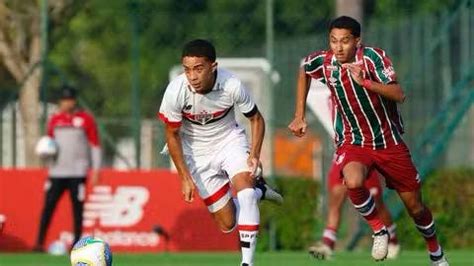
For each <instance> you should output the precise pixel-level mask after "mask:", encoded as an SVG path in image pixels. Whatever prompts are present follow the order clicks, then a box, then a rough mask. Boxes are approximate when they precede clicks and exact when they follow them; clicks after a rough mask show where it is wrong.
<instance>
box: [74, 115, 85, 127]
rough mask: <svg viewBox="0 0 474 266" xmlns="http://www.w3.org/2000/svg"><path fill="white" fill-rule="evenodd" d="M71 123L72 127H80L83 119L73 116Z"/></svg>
mask: <svg viewBox="0 0 474 266" xmlns="http://www.w3.org/2000/svg"><path fill="white" fill-rule="evenodd" d="M72 125H73V126H74V127H81V126H82V125H84V119H83V118H82V117H74V118H73V119H72Z"/></svg>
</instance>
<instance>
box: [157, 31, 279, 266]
mask: <svg viewBox="0 0 474 266" xmlns="http://www.w3.org/2000/svg"><path fill="white" fill-rule="evenodd" d="M181 59H182V64H183V68H184V73H183V74H181V75H179V76H178V77H176V78H175V79H173V80H172V81H171V82H170V84H169V85H168V87H167V88H166V92H165V94H164V96H163V100H162V102H161V106H160V111H159V114H158V116H159V118H160V119H161V120H162V121H163V122H164V123H165V124H166V143H167V146H168V150H169V154H170V155H171V158H172V159H173V162H174V164H175V165H176V169H177V170H178V174H179V176H180V178H181V184H182V185H181V188H182V193H183V197H184V200H185V201H186V202H192V201H193V199H194V195H195V192H194V191H195V187H196V188H197V191H198V192H199V195H200V196H201V198H202V199H203V200H204V203H205V204H206V205H207V208H208V210H209V212H210V213H211V214H212V216H213V218H214V220H215V221H216V223H217V224H218V226H219V227H220V229H221V230H222V231H223V232H224V233H230V232H232V231H233V230H234V229H235V227H237V230H238V231H239V236H240V245H241V250H242V264H241V265H242V266H251V265H253V258H254V253H255V247H256V243H257V233H258V229H259V222H260V213H259V207H258V204H257V203H258V201H259V200H262V199H267V200H270V201H273V202H275V203H278V204H281V203H282V201H283V198H282V197H281V195H280V194H278V193H277V192H275V191H274V190H272V189H271V188H270V187H269V186H268V185H266V184H265V182H264V180H263V178H262V177H261V174H259V173H258V172H259V171H258V169H261V168H260V166H259V165H260V150H261V148H262V143H263V138H264V134H265V121H264V119H263V117H262V115H261V114H260V112H259V110H258V108H257V105H256V104H255V102H254V101H253V100H252V97H250V94H249V93H248V92H247V90H246V88H245V86H244V85H243V84H242V82H241V81H240V80H239V79H238V78H237V77H235V76H234V75H232V74H231V73H230V72H228V71H227V70H225V69H222V68H219V67H218V66H217V62H216V51H215V48H214V46H213V45H212V44H211V43H210V42H208V41H206V40H200V39H198V40H194V41H191V42H189V43H187V44H186V45H185V46H184V48H183V53H182V58H181ZM234 106H235V107H237V108H238V109H239V111H240V112H242V113H243V114H244V116H245V117H247V118H248V119H249V122H250V128H251V132H250V136H251V138H252V139H251V140H252V142H251V145H249V143H248V140H247V136H246V134H245V130H244V129H243V128H242V127H241V126H240V125H239V124H237V122H236V120H235V112H234ZM231 186H232V187H233V189H234V190H235V191H236V194H237V198H235V199H233V198H232V194H231V192H230V188H231Z"/></svg>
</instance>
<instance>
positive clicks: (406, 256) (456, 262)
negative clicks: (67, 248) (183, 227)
mask: <svg viewBox="0 0 474 266" xmlns="http://www.w3.org/2000/svg"><path fill="white" fill-rule="evenodd" d="M447 254H448V259H449V261H450V263H451V265H452V266H474V252H473V251H467V250H466V251H448V252H447ZM238 264H239V254H238V253H173V254H117V255H115V256H114V266H152V265H153V266H155V265H157V266H227V265H228V266H237V265H238ZM255 264H256V265H257V266H304V265H328V266H336V265H338V266H342V265H344V266H364V265H379V266H383V265H393V266H395V265H400V266H401V265H403V266H416V265H424V266H427V265H429V262H428V257H427V256H426V253H425V252H424V251H403V252H402V253H401V256H400V258H399V259H397V260H393V261H383V262H378V263H376V262H374V261H372V260H371V259H370V254H369V253H368V252H354V253H348V252H341V253H338V254H337V256H336V257H335V258H334V259H333V260H331V261H318V260H315V259H313V258H312V257H311V256H309V255H308V254H306V253H302V252H281V253H258V254H257V258H256V263H255ZM0 265H1V266H10V265H11V266H59V265H61V266H66V265H69V261H68V257H66V256H59V257H54V256H50V255H43V254H28V253H17V254H15V253H0Z"/></svg>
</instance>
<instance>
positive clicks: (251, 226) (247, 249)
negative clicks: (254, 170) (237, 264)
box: [237, 188, 260, 266]
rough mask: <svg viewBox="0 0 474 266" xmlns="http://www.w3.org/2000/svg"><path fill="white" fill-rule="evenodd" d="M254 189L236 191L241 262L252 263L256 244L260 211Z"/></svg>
mask: <svg viewBox="0 0 474 266" xmlns="http://www.w3.org/2000/svg"><path fill="white" fill-rule="evenodd" d="M257 196H258V195H257V193H256V191H255V189H253V188H246V189H243V190H241V191H239V192H238V193H237V199H238V201H239V205H240V211H239V215H238V217H239V218H238V220H237V228H238V230H239V237H240V246H241V250H242V264H244V263H246V264H247V265H249V266H250V265H253V257H254V254H255V246H256V245H257V234H258V226H259V223H260V212H259V209H258V204H257V203H258V197H257Z"/></svg>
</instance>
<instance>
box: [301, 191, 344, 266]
mask: <svg viewBox="0 0 474 266" xmlns="http://www.w3.org/2000/svg"><path fill="white" fill-rule="evenodd" d="M345 199H346V187H345V186H344V185H342V184H341V185H336V186H334V187H332V188H331V190H330V191H329V197H328V215H327V221H326V228H325V229H324V232H323V237H322V240H321V241H319V242H317V243H316V244H314V245H312V246H310V247H309V249H308V251H309V253H310V254H311V255H313V256H314V257H315V258H317V259H330V258H331V256H332V253H333V250H334V245H335V243H336V239H337V238H336V233H337V229H338V228H339V223H340V217H341V209H342V205H343V204H344V200H345Z"/></svg>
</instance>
